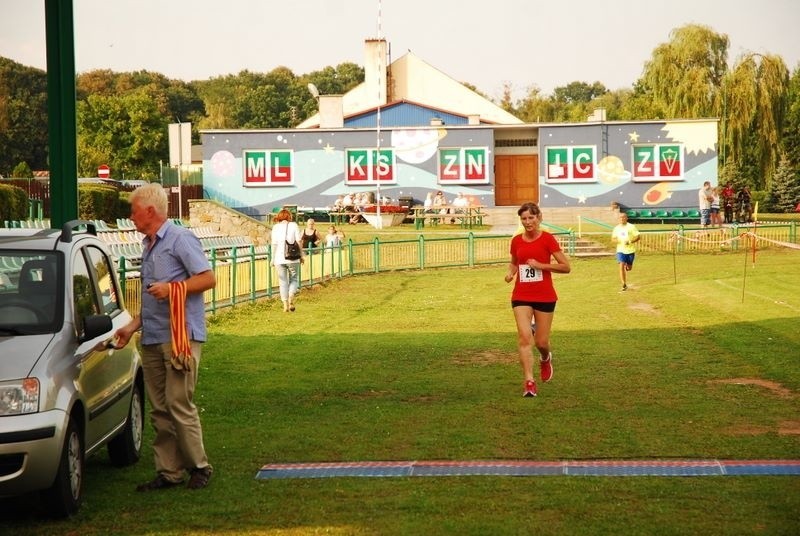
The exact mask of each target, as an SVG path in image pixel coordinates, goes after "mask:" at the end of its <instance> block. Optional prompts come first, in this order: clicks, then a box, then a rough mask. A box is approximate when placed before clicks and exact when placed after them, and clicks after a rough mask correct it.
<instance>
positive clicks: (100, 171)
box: [97, 164, 111, 179]
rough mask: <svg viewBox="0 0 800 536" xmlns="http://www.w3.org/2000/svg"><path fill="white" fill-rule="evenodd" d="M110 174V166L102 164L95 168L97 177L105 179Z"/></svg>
mask: <svg viewBox="0 0 800 536" xmlns="http://www.w3.org/2000/svg"><path fill="white" fill-rule="evenodd" d="M110 176H111V168H110V167H108V166H107V165H105V164H103V165H102V166H99V167H98V168H97V177H98V178H99V179H107V178H109V177H110Z"/></svg>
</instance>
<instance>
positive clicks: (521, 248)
mask: <svg viewBox="0 0 800 536" xmlns="http://www.w3.org/2000/svg"><path fill="white" fill-rule="evenodd" d="M557 251H561V246H560V245H559V244H558V241H557V240H556V239H555V237H554V236H553V235H551V234H550V233H548V232H545V231H541V234H540V235H539V237H538V238H537V239H536V240H534V241H533V242H527V241H526V240H525V239H524V238H523V235H521V234H519V235H516V236H514V238H512V239H511V247H510V252H511V255H512V256H513V257H514V258H515V259H516V260H517V265H518V268H519V269H518V271H517V279H516V281H515V282H514V291H513V292H512V293H511V299H512V300H517V301H528V302H545V303H549V302H555V301H557V300H558V296H557V295H556V289H555V288H554V287H553V273H552V272H551V271H550V270H536V269H533V268H531V267H530V266H528V260H529V259H534V260H537V261H539V262H541V263H544V264H549V263H550V260H551V259H552V257H553V254H554V253H556V252H557Z"/></svg>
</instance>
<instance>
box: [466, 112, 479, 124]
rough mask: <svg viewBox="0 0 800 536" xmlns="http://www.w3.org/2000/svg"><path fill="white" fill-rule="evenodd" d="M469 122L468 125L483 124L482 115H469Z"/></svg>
mask: <svg viewBox="0 0 800 536" xmlns="http://www.w3.org/2000/svg"><path fill="white" fill-rule="evenodd" d="M467 124H468V125H480V124H481V116H480V115H479V114H470V115H468V116H467Z"/></svg>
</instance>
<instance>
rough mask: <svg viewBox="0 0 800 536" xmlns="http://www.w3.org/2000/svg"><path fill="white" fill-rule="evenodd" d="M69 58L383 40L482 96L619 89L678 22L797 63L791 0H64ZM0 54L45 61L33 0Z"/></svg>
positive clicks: (287, 53) (2, 21) (289, 49)
mask: <svg viewBox="0 0 800 536" xmlns="http://www.w3.org/2000/svg"><path fill="white" fill-rule="evenodd" d="M73 8H74V28H75V66H76V71H77V72H78V73H82V72H86V71H90V70H93V69H110V70H112V71H116V72H124V71H138V70H143V69H144V70H148V71H154V72H159V73H162V74H164V75H165V76H167V77H169V78H176V79H181V80H186V81H191V80H205V79H208V78H211V77H216V76H224V75H227V74H236V73H238V72H240V71H242V70H245V69H247V70H249V71H252V72H269V71H271V70H273V69H274V68H276V67H279V66H285V67H288V68H289V69H291V70H292V72H294V73H295V74H296V75H298V76H299V75H303V74H307V73H310V72H312V71H317V70H321V69H323V68H325V67H328V66H336V65H338V64H340V63H344V62H353V63H356V64H358V65H361V66H363V64H364V40H365V39H371V38H375V37H384V38H385V39H386V40H387V42H388V43H389V45H390V49H391V57H390V61H394V60H396V59H398V58H400V57H401V56H402V55H404V54H406V53H407V51H409V50H410V51H412V52H413V53H414V54H415V55H416V56H418V57H419V58H421V59H422V60H424V61H426V62H427V63H429V64H430V65H432V66H434V67H436V68H437V69H439V70H440V71H442V72H444V73H445V74H447V75H448V76H450V77H452V78H454V79H456V80H458V81H459V82H468V83H470V84H473V85H474V86H476V87H477V88H478V90H480V91H481V92H482V93H484V94H486V95H489V96H490V97H492V98H494V99H499V98H500V97H501V95H502V91H503V86H504V84H510V86H511V88H512V96H513V97H514V99H519V98H522V97H524V96H525V95H527V94H528V92H529V90H530V89H532V88H539V89H540V90H541V91H542V93H543V94H545V95H547V94H550V93H552V91H553V89H554V88H556V87H560V86H565V85H567V84H569V83H570V82H573V81H582V82H587V83H593V82H595V81H599V82H601V83H602V84H603V85H605V86H606V87H607V88H608V89H612V90H613V89H620V88H629V87H631V86H632V85H633V83H634V82H635V81H636V80H637V79H638V78H639V76H640V75H641V73H642V69H643V67H644V64H645V62H646V61H648V60H649V59H650V58H651V57H652V53H653V50H654V49H655V48H656V47H657V46H658V45H660V44H662V43H666V42H668V41H669V39H670V32H671V31H672V30H674V29H676V28H678V27H680V26H683V25H686V24H703V25H706V26H709V27H710V28H711V29H712V30H713V31H715V32H717V33H721V34H726V35H728V37H729V38H730V48H729V51H728V53H729V62H730V63H733V61H734V60H735V59H736V58H738V57H740V56H741V55H743V54H748V53H759V54H777V55H780V56H781V57H782V58H783V60H784V61H785V62H786V64H787V66H788V68H789V70H790V72H791V71H794V69H795V68H797V67H798V66H799V65H800V34H799V33H798V29H797V25H798V23H800V1H798V0H669V1H667V2H642V1H641V0H606V1H598V0H548V1H541V0H491V1H488V2H486V1H481V2H478V1H476V0H288V1H287V0H223V1H220V0H73ZM0 56H3V57H6V58H10V59H12V60H14V61H16V62H18V63H21V64H23V65H27V66H30V67H37V68H41V69H45V68H46V40H45V22H44V0H0Z"/></svg>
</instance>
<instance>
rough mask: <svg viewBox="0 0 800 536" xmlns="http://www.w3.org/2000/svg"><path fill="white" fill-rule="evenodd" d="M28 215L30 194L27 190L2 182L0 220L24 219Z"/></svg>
mask: <svg viewBox="0 0 800 536" xmlns="http://www.w3.org/2000/svg"><path fill="white" fill-rule="evenodd" d="M27 217H28V194H27V193H25V190H23V189H22V188H18V187H16V186H11V185H8V184H0V220H24V219H26V218H27Z"/></svg>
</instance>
